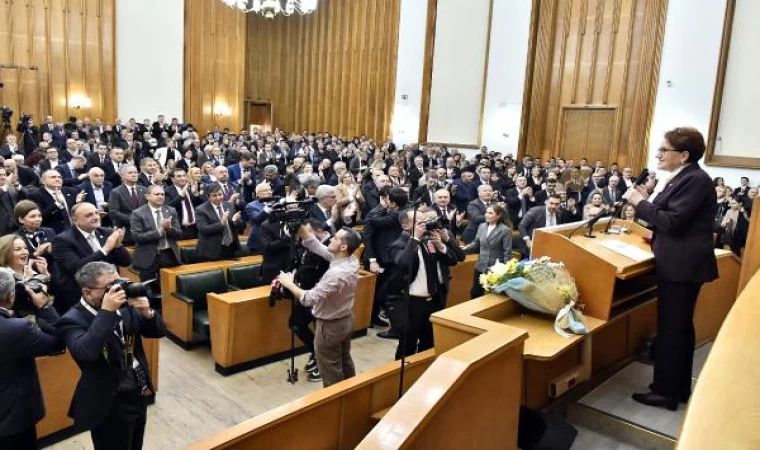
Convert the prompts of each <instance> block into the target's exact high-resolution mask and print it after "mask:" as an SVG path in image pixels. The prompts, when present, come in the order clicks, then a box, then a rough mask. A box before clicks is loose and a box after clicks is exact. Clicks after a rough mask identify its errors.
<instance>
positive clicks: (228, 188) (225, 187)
mask: <svg viewBox="0 0 760 450" xmlns="http://www.w3.org/2000/svg"><path fill="white" fill-rule="evenodd" d="M213 173H214V177H216V183H217V184H218V185H219V186H220V187H221V188H222V197H223V198H224V201H225V202H231V203H232V204H233V205H234V204H237V201H238V199H239V197H240V195H239V194H238V185H237V183H232V182H231V181H230V175H229V172H227V168H226V167H224V166H217V167H214V172H213Z"/></svg>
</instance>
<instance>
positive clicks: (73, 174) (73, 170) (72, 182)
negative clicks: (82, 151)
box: [55, 155, 87, 186]
mask: <svg viewBox="0 0 760 450" xmlns="http://www.w3.org/2000/svg"><path fill="white" fill-rule="evenodd" d="M86 164H87V158H85V157H84V156H81V155H76V156H72V157H71V159H70V160H69V162H67V163H66V164H58V166H56V168H55V170H57V171H58V173H60V174H61V176H62V177H63V185H64V186H76V185H78V184H80V183H82V181H84V180H85V179H87V174H86V173H85V165H86Z"/></svg>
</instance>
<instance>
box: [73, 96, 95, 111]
mask: <svg viewBox="0 0 760 450" xmlns="http://www.w3.org/2000/svg"><path fill="white" fill-rule="evenodd" d="M69 105H70V106H71V107H72V108H74V109H82V108H92V100H90V98H89V97H85V96H82V95H74V96H72V97H71V99H70V100H69Z"/></svg>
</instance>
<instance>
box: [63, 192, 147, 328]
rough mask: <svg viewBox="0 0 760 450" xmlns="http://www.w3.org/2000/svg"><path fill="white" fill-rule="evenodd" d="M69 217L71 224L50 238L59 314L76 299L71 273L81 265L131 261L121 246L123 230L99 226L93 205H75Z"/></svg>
mask: <svg viewBox="0 0 760 450" xmlns="http://www.w3.org/2000/svg"><path fill="white" fill-rule="evenodd" d="M72 218H73V219H74V225H75V226H74V227H73V228H71V229H69V230H66V231H64V232H63V233H60V234H58V235H57V236H56V237H55V238H54V239H53V251H52V253H53V260H54V261H55V264H56V267H57V269H58V274H59V277H60V280H59V283H58V286H56V300H55V307H56V309H58V311H59V312H61V313H64V312H66V310H68V309H69V308H70V307H71V305H72V304H73V303H74V302H76V301H77V298H78V292H79V288H78V287H77V283H76V280H75V279H74V275H75V274H76V272H77V271H78V270H79V269H81V268H82V266H84V265H85V264H87V263H88V262H92V261H105V262H108V263H111V264H115V265H117V266H119V267H127V266H129V265H130V264H132V257H131V256H130V255H129V252H128V251H127V249H126V248H124V246H123V245H122V242H123V240H124V231H123V230H110V229H108V228H102V227H101V223H100V214H99V213H98V210H97V208H95V206H93V205H92V204H90V203H82V204H79V205H77V206H76V207H75V208H74V209H73V211H72Z"/></svg>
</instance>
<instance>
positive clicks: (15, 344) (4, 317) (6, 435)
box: [0, 236, 63, 450]
mask: <svg viewBox="0 0 760 450" xmlns="http://www.w3.org/2000/svg"><path fill="white" fill-rule="evenodd" d="M5 237H6V238H7V237H9V236H5ZM23 289H24V291H25V293H26V295H27V296H28V298H29V300H30V302H31V305H32V306H33V307H34V312H35V314H36V316H37V317H38V318H40V319H43V320H44V321H45V322H46V323H47V324H49V325H51V326H55V325H56V323H57V321H58V314H57V313H56V312H55V309H53V308H50V307H49V306H48V297H47V294H45V293H44V292H34V291H32V290H31V289H29V288H28V287H23ZM17 293H18V282H17V280H16V279H15V277H14V274H13V273H12V272H11V271H10V270H7V269H0V364H2V367H3V370H2V371H0V386H2V389H0V404H1V405H3V407H2V410H0V448H3V449H14V450H27V449H30V450H31V449H37V448H38V447H37V431H36V428H35V425H36V423H37V422H39V421H40V420H41V419H42V418H43V417H44V416H45V404H44V402H43V398H42V391H41V389H40V382H39V378H38V377H37V365H36V364H35V358H36V357H37V356H44V355H49V354H52V353H56V352H58V351H60V350H62V349H63V344H62V343H61V342H60V341H59V340H58V339H57V338H56V337H55V336H54V335H53V329H52V328H44V329H43V328H39V327H37V326H36V325H34V324H33V323H32V322H30V321H28V320H26V319H21V318H16V317H14V315H15V314H14V313H13V312H12V311H14V310H15V307H14V305H15V302H16V297H17V295H18V294H17Z"/></svg>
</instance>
